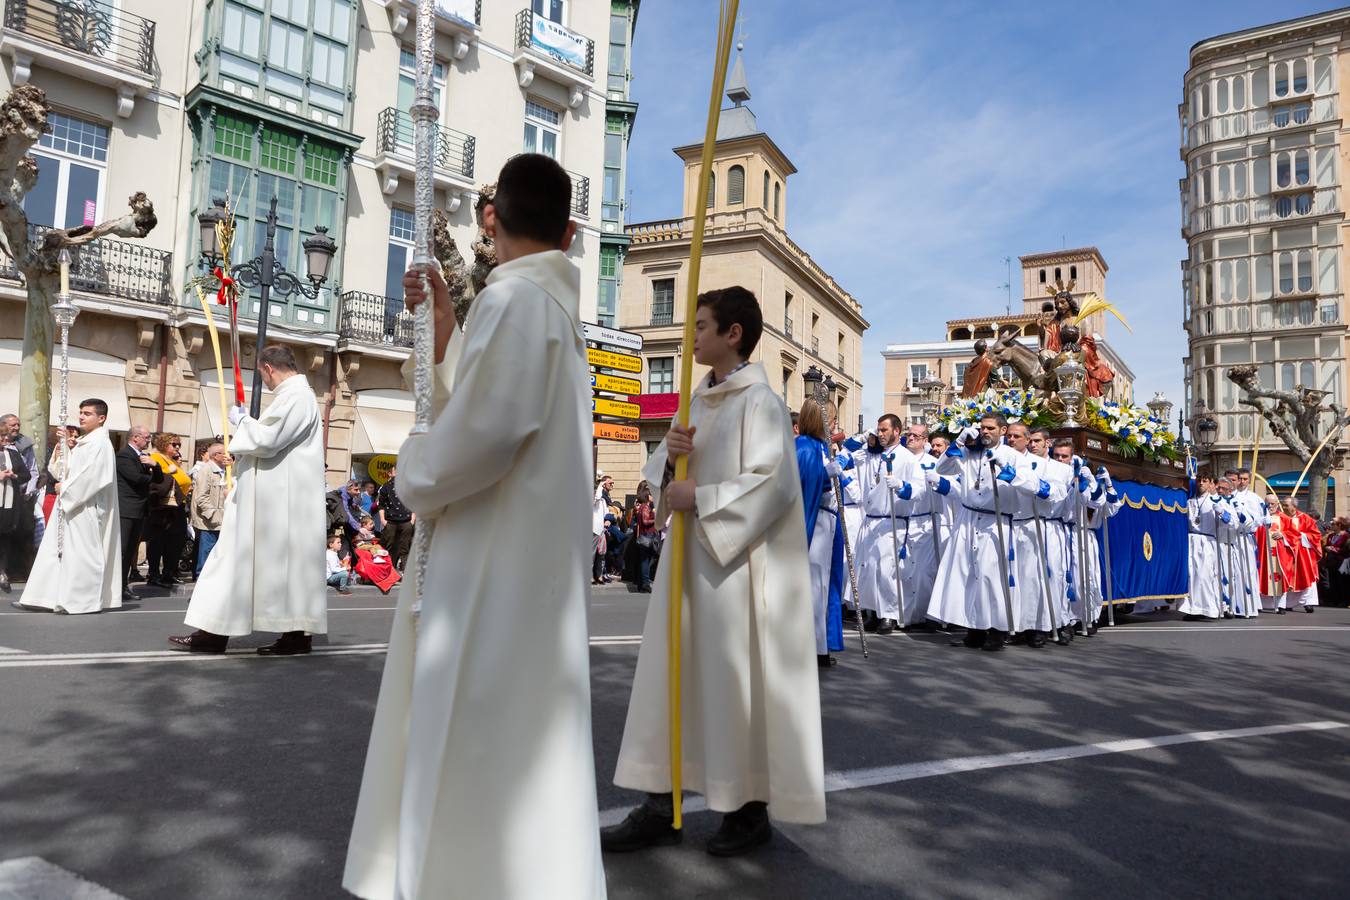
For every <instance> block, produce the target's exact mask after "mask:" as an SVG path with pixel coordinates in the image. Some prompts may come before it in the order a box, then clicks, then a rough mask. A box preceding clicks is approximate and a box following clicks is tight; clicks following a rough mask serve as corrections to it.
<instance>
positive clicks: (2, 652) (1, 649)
mask: <svg viewBox="0 0 1350 900" xmlns="http://www.w3.org/2000/svg"><path fill="white" fill-rule="evenodd" d="M27 652H28V651H27V650H17V649H15V648H14V647H0V656H4V655H5V654H6V653H27Z"/></svg>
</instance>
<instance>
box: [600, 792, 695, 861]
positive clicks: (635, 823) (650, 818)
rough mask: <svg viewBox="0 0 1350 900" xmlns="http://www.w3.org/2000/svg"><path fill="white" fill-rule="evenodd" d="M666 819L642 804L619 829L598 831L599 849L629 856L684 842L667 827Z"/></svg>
mask: <svg viewBox="0 0 1350 900" xmlns="http://www.w3.org/2000/svg"><path fill="white" fill-rule="evenodd" d="M670 820H671V817H670V816H669V815H666V814H663V813H658V812H657V811H656V810H654V809H652V808H651V807H650V806H647V805H646V804H643V805H642V806H639V807H638V808H637V809H635V810H633V811H632V812H630V813H629V814H628V818H626V819H624V820H623V821H622V822H620V823H619V824H618V825H611V826H609V827H608V828H601V829H600V849H601V850H605V851H607V852H609V853H631V852H632V851H634V850H643V849H645V848H647V847H665V846H669V845H670V844H678V843H679V842H680V841H682V840H684V832H683V831H676V830H675V829H674V828H672V827H671V825H670Z"/></svg>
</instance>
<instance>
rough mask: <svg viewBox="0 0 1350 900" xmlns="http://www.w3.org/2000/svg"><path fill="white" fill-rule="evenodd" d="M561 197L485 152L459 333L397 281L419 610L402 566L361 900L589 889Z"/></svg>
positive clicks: (587, 438) (357, 859)
mask: <svg viewBox="0 0 1350 900" xmlns="http://www.w3.org/2000/svg"><path fill="white" fill-rule="evenodd" d="M571 196H572V183H571V180H570V179H569V178H568V175H567V173H566V172H565V171H564V170H563V169H562V168H561V167H560V166H559V165H558V164H557V163H556V162H554V161H553V160H552V159H550V158H548V157H546V156H542V155H539V154H532V153H531V154H522V155H520V156H516V157H513V158H512V159H511V160H509V161H508V162H507V163H506V165H505V166H504V167H503V169H502V171H501V174H500V175H499V176H498V178H497V193H496V195H495V196H494V198H493V200H492V202H491V203H488V204H486V205H485V206H484V208H483V212H482V216H483V228H484V231H485V232H486V233H487V234H488V235H489V236H490V237H492V238H493V239H494V241H495V244H496V248H497V259H498V265H497V267H496V268H495V269H494V270H493V271H492V273H491V274H490V275H489V276H488V278H487V287H486V288H485V289H484V290H483V291H481V292H480V293H479V294H478V295H477V297H476V298H475V299H474V302H473V306H472V307H471V308H470V310H469V315H468V319H467V321H466V322H465V327H464V331H463V333H462V334H461V333H460V332H459V330H458V327H457V326H456V324H455V313H454V308H453V306H452V304H451V301H450V295H449V292H448V291H447V290H446V286H445V282H444V281H443V280H442V278H441V276H440V274H439V272H436V271H435V270H434V267H433V269H432V270H429V271H428V272H427V273H426V275H425V277H426V279H427V281H428V282H430V287H431V291H430V292H428V291H427V290H426V289H425V288H424V287H423V285H422V283H421V279H422V277H424V276H423V275H422V273H421V270H415V271H413V272H410V273H408V274H407V275H405V277H404V280H403V289H404V298H405V303H407V305H408V306H409V307H416V306H417V305H418V304H419V303H423V302H428V301H429V300H430V299H431V298H429V297H428V296H427V295H428V293H430V294H431V295H432V297H434V307H433V308H434V316H435V321H436V339H435V350H434V353H435V355H434V362H435V379H434V381H435V384H434V388H435V393H434V396H433V400H432V422H431V426H430V431H429V432H428V433H426V434H415V435H412V436H410V437H409V438H408V440H407V441H406V442H405V443H404V444H403V447H402V449H401V450H400V451H399V462H398V493H399V497H400V499H402V501H403V502H404V503H405V504H406V505H407V507H408V508H409V509H410V510H412V512H414V513H416V515H417V527H418V528H419V529H423V528H431V529H432V532H431V534H432V538H431V550H430V555H429V558H428V560H427V565H426V575H425V579H426V581H425V587H424V589H423V590H422V607H421V613H420V616H419V617H417V618H415V617H414V614H413V601H414V598H415V596H416V592H417V591H416V584H415V582H416V580H417V575H416V571H415V570H416V568H417V567H416V566H415V565H411V564H410V565H409V566H408V568H407V575H408V577H407V578H405V579H404V581H403V585H404V587H403V589H402V591H401V593H400V596H399V600H398V607H397V609H396V611H395V613H394V624H393V630H392V632H391V634H390V637H389V654H388V657H387V658H386V661H385V666H384V676H383V679H382V680H381V683H380V695H379V703H378V705H377V706H376V710H375V722H374V725H373V726H372V729H371V736H370V746H369V750H368V751H367V754H366V764H365V770H364V773H363V776H362V780H361V794H360V799H359V800H358V801H357V806H356V818H355V821H354V822H353V824H352V835H351V841H350V842H349V844H348V847H347V865H346V871H345V872H344V874H343V879H342V883H343V886H344V887H345V888H346V889H347V890H349V891H351V892H352V893H353V894H355V895H357V896H358V897H363V898H366V900H394V898H398V900H447V898H464V900H602V898H604V896H605V872H604V867H603V865H602V863H601V859H600V840H599V833H598V832H599V811H598V805H597V799H596V793H595V756H594V754H593V752H592V749H591V695H590V649H589V644H588V638H587V626H586V602H587V578H586V573H587V571H588V569H589V568H590V564H591V554H592V543H591V531H590V528H589V527H588V525H589V522H590V515H591V502H592V494H591V485H592V483H593V482H592V479H591V473H592V471H593V468H592V465H593V464H592V462H591V432H592V425H591V402H590V379H589V377H588V373H587V370H586V344H585V340H584V338H583V337H582V331H581V322H580V305H581V297H580V291H581V274H580V272H579V271H578V270H577V267H576V266H575V265H574V264H573V263H572V262H571V261H570V260H569V259H568V258H567V255H566V251H567V250H568V248H569V247H570V246H571V243H572V237H573V235H574V233H575V231H576V225H575V223H573V222H571V221H570V220H569V217H568V213H569V209H570V206H571ZM800 509H801V508H800V507H798V516H799V517H800V516H802V515H803V514H802V513H801V511H800ZM797 530H798V531H799V532H801V531H802V527H801V521H800V520H799V521H798V522H797ZM662 568H665V567H664V566H663V567H662ZM807 626H808V628H809V627H810V622H809V621H808V623H807Z"/></svg>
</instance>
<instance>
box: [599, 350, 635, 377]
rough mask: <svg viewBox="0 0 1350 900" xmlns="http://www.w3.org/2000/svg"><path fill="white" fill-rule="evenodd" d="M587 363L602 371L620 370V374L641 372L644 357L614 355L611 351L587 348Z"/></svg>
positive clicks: (625, 354) (624, 354) (626, 354)
mask: <svg viewBox="0 0 1350 900" xmlns="http://www.w3.org/2000/svg"><path fill="white" fill-rule="evenodd" d="M586 361H587V362H588V363H590V364H591V365H593V366H598V367H599V368H601V369H618V370H619V371H620V372H641V371H642V357H640V356H632V355H631V354H628V353H614V352H612V351H610V350H597V349H595V348H594V347H587V348H586Z"/></svg>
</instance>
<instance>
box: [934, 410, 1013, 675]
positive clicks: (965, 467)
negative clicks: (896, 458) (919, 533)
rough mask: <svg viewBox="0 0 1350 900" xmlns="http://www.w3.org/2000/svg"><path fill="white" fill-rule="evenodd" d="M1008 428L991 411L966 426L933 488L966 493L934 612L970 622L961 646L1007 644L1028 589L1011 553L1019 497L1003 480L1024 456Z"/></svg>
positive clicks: (945, 619)
mask: <svg viewBox="0 0 1350 900" xmlns="http://www.w3.org/2000/svg"><path fill="white" fill-rule="evenodd" d="M1007 429H1008V423H1007V421H1006V420H1005V419H1004V418H1003V417H1002V416H1000V415H997V414H994V415H987V416H985V417H984V418H982V419H981V420H980V422H979V425H978V426H977V425H971V426H969V427H967V428H965V429H963V430H962V432H961V433H960V435H958V436H957V439H956V440H955V441H953V442H952V444H951V446H949V447H948V448H947V451H946V452H945V453H944V454H943V458H942V461H941V462H940V463H938V467H937V469H936V470H935V471H934V472H933V473H932V474H933V476H935V478H936V480H937V484H936V485H935V486H934V490H935V491H936V492H937V493H939V494H943V495H944V496H951V497H957V498H959V506H956V505H955V504H954V509H955V520H954V522H953V525H952V529H951V536H950V538H949V539H948V541H947V543H946V545H945V546H944V547H943V552H942V563H941V564H940V565H939V566H938V573H937V580H936V582H935V583H934V586H933V594H932V598H931V599H930V600H929V604H928V617H929V618H930V619H934V620H936V621H938V622H944V623H948V624H951V625H958V626H961V627H962V628H965V629H966V635H965V638H964V639H963V640H960V641H957V642H955V645H956V646H965V647H969V648H971V649H984V650H991V651H995V650H1002V649H1003V647H1004V645H1005V644H1006V643H1007V641H1008V635H1009V634H1010V633H1011V632H1012V631H1014V630H1016V628H1017V627H1018V623H1019V615H1020V608H1021V603H1022V591H1023V590H1024V588H1023V586H1022V584H1021V582H1020V581H1019V580H1018V579H1017V576H1016V573H1015V572H1014V571H1013V569H1012V568H1011V564H1012V563H1013V562H1015V558H1014V559H1010V556H1014V554H1013V553H1012V545H1011V543H1010V542H1011V539H1012V535H1011V533H1010V531H1011V525H1012V515H1011V514H1010V510H1011V509H1015V508H1016V502H1015V501H1016V498H1015V497H1014V494H1013V491H1012V489H1010V488H1009V487H1008V485H1007V484H1006V483H1004V482H1002V481H1000V480H999V479H998V478H997V476H998V475H999V474H1001V473H1002V472H1003V471H1004V470H1005V468H1006V469H1007V470H1008V471H1009V472H1010V473H1011V471H1012V467H1013V466H1014V464H1015V463H1016V461H1017V454H1016V453H1015V452H1014V451H1013V450H1012V448H1010V447H1008V446H1007V445H1005V444H1004V443H1003V435H1004V434H1005V432H1006V431H1007ZM1010 477H1011V476H1010ZM944 488H945V491H944ZM1005 506H1006V507H1007V508H1006V509H1005V508H1004V507H1005ZM1032 596H1033V597H1034V595H1032Z"/></svg>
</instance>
